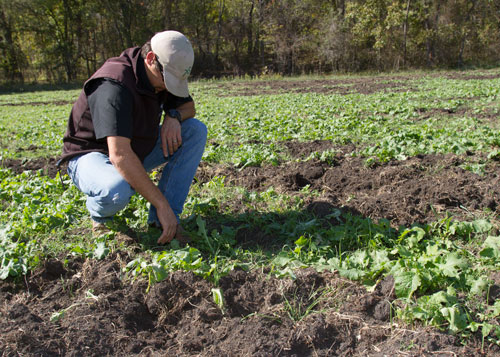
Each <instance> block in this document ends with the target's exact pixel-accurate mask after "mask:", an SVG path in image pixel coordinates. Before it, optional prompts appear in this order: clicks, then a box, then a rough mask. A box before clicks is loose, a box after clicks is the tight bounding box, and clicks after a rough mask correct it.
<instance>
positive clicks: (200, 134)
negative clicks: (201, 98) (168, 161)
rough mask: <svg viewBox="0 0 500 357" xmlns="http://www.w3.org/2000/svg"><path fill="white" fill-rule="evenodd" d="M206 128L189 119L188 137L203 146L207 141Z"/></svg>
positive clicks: (197, 121)
mask: <svg viewBox="0 0 500 357" xmlns="http://www.w3.org/2000/svg"><path fill="white" fill-rule="evenodd" d="M207 134H208V130H207V126H206V125H205V124H204V123H203V122H201V121H199V120H198V119H196V118H191V119H189V126H188V136H189V137H190V138H191V139H192V140H193V141H195V142H197V143H203V145H205V143H206V141H207Z"/></svg>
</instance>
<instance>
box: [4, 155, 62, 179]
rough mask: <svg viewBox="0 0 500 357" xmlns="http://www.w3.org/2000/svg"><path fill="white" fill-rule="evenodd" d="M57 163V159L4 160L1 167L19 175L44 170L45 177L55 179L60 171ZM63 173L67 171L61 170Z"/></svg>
mask: <svg viewBox="0 0 500 357" xmlns="http://www.w3.org/2000/svg"><path fill="white" fill-rule="evenodd" d="M56 163H57V159H56V158H38V159H31V160H16V159H3V160H2V161H0V166H1V167H5V168H9V169H11V170H12V171H13V172H14V173H15V174H17V175H18V174H21V173H23V172H24V171H38V170H42V172H43V173H44V175H47V176H49V177H51V178H54V177H55V176H56V174H57V171H58V170H57V166H56ZM61 173H62V174H64V173H66V171H65V170H63V169H61Z"/></svg>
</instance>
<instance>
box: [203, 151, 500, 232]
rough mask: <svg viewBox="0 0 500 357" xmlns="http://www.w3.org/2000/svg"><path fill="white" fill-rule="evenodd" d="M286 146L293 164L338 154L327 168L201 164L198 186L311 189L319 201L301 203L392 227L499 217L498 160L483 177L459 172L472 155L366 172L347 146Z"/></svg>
mask: <svg viewBox="0 0 500 357" xmlns="http://www.w3.org/2000/svg"><path fill="white" fill-rule="evenodd" d="M286 145H287V146H288V150H289V152H290V153H291V154H292V155H294V156H295V157H296V158H305V157H307V156H309V154H310V153H311V152H315V151H324V150H327V149H336V150H337V152H338V154H337V155H336V157H335V159H334V160H333V161H334V162H333V163H326V162H321V161H318V160H308V161H297V162H288V163H284V164H282V165H281V166H279V167H276V166H263V167H246V168H243V169H238V168H234V167H228V166H222V165H210V164H203V165H201V167H200V169H199V170H198V174H197V177H198V180H200V181H201V182H206V181H209V180H210V179H211V178H212V177H214V176H219V177H221V176H222V177H225V183H226V185H237V186H242V187H245V188H247V189H248V190H257V191H263V190H266V189H267V188H269V187H271V186H272V187H274V189H275V190H276V191H278V192H281V193H287V194H300V195H303V193H301V190H303V189H304V188H306V187H307V186H309V189H312V190H317V191H319V192H320V194H321V196H320V198H314V199H313V198H308V197H307V196H306V197H305V198H306V203H309V204H312V205H318V204H320V203H322V204H323V206H325V204H327V206H330V207H337V208H340V207H343V208H346V209H349V210H350V211H352V212H355V213H358V214H361V215H363V216H366V217H370V218H372V219H374V220H378V219H382V218H385V219H388V220H390V221H391V223H392V224H393V225H394V226H398V225H407V226H408V225H411V224H413V223H429V222H432V221H436V220H437V219H441V218H444V217H445V216H446V215H447V214H451V215H453V216H454V217H456V218H457V219H469V220H470V219H472V218H473V217H474V216H484V215H485V214H486V213H485V212H488V211H489V212H496V213H497V214H498V213H500V164H499V163H498V162H492V163H490V164H488V166H487V167H486V168H485V174H484V175H482V176H481V175H478V174H475V173H472V172H471V171H467V170H466V169H464V168H462V167H461V166H464V165H465V164H466V163H467V162H471V161H472V162H474V161H476V162H479V161H480V160H481V157H479V156H478V157H476V156H474V155H470V156H467V157H460V156H456V155H452V154H447V155H422V156H418V157H412V158H409V159H407V160H402V161H390V162H387V163H376V164H373V165H371V166H367V164H366V158H362V157H353V156H351V155H349V152H350V150H351V148H350V147H344V148H334V147H333V146H332V145H331V144H330V143H329V142H326V141H317V142H312V143H311V142H308V143H298V142H293V143H287V144H286ZM223 204H227V205H231V208H232V210H236V211H237V210H245V209H246V207H244V206H241V204H239V203H238V202H228V203H223ZM239 206H241V207H239Z"/></svg>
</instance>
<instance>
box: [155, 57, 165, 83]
mask: <svg viewBox="0 0 500 357" xmlns="http://www.w3.org/2000/svg"><path fill="white" fill-rule="evenodd" d="M155 59H156V63H157V64H158V69H159V70H160V73H161V77H162V78H163V79H164V80H165V77H164V76H163V66H162V65H161V63H160V61H159V60H158V56H155Z"/></svg>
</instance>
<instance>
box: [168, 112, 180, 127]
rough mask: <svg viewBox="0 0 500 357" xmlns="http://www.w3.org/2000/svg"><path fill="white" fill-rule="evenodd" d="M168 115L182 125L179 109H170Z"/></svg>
mask: <svg viewBox="0 0 500 357" xmlns="http://www.w3.org/2000/svg"><path fill="white" fill-rule="evenodd" d="M167 115H168V116H169V117H171V118H175V119H177V120H178V121H179V124H180V123H182V116H181V113H179V111H178V110H177V109H169V110H168V112H167Z"/></svg>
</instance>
